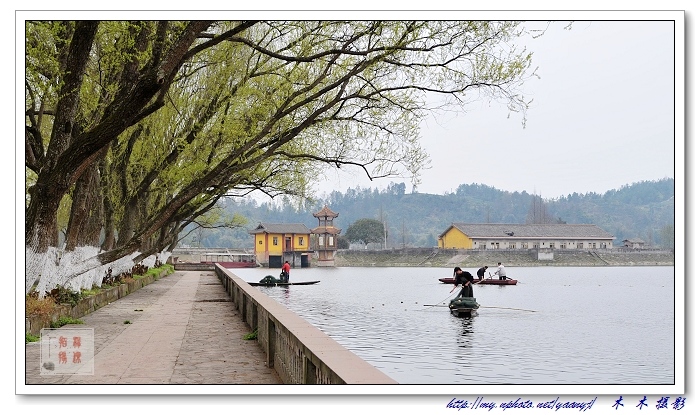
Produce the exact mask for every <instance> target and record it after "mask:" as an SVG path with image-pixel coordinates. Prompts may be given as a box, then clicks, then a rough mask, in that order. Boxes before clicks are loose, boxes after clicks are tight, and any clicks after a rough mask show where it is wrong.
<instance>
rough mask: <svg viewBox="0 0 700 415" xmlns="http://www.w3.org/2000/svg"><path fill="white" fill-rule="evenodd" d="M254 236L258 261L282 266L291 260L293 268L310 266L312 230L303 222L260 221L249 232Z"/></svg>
mask: <svg viewBox="0 0 700 415" xmlns="http://www.w3.org/2000/svg"><path fill="white" fill-rule="evenodd" d="M248 233H250V234H251V235H253V236H254V238H255V241H254V247H255V248H254V253H255V257H256V259H257V261H258V262H259V263H261V264H263V265H267V266H268V267H270V268H281V267H282V264H283V263H284V261H289V264H290V265H291V266H292V268H297V267H302V268H306V267H308V266H309V264H310V262H309V254H310V253H312V252H313V250H312V249H311V245H310V242H311V230H309V228H307V227H306V225H304V224H303V223H260V224H259V225H258V226H257V227H256V228H255V229H253V230H252V231H250V232H248Z"/></svg>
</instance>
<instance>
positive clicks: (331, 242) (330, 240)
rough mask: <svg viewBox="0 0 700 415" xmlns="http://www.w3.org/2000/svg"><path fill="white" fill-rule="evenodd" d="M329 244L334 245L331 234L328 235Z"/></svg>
mask: <svg viewBox="0 0 700 415" xmlns="http://www.w3.org/2000/svg"><path fill="white" fill-rule="evenodd" d="M328 246H333V237H332V236H330V235H329V236H328Z"/></svg>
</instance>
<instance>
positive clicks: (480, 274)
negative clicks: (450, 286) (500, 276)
mask: <svg viewBox="0 0 700 415" xmlns="http://www.w3.org/2000/svg"><path fill="white" fill-rule="evenodd" d="M487 269H489V266H488V265H484V266H483V267H481V268H479V270H478V271H476V278H478V279H479V281H481V280H483V279H484V274H485V273H486V270H487Z"/></svg>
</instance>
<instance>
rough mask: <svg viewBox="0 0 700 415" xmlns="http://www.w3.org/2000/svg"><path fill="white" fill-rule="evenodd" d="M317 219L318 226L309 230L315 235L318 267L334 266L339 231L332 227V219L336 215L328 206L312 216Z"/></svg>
mask: <svg viewBox="0 0 700 415" xmlns="http://www.w3.org/2000/svg"><path fill="white" fill-rule="evenodd" d="M313 215H314V217H316V218H318V226H317V227H315V228H313V229H312V230H311V233H312V234H314V235H316V252H317V254H318V266H319V267H333V266H335V258H334V256H335V251H337V250H338V235H339V234H340V229H338V228H336V227H335V226H333V219H335V218H337V217H338V213H335V212H333V211H332V210H330V209H329V208H328V206H323V209H321V210H320V211H318V212H316V213H314V214H313Z"/></svg>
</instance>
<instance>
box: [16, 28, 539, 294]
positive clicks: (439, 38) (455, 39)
mask: <svg viewBox="0 0 700 415" xmlns="http://www.w3.org/2000/svg"><path fill="white" fill-rule="evenodd" d="M26 33H27V45H28V47H27V68H28V70H27V74H28V75H27V82H26V96H27V125H26V131H27V133H26V137H27V140H26V141H27V145H26V148H27V163H26V165H27V171H28V173H27V178H28V180H27V189H28V190H27V194H28V200H29V202H28V207H27V215H26V223H25V242H26V245H27V253H28V263H29V262H30V261H29V258H31V262H32V264H34V265H32V267H30V266H29V265H28V267H27V274H28V278H32V276H31V275H29V274H32V273H41V272H42V270H44V271H43V272H46V271H45V270H46V266H45V264H47V263H52V264H59V270H60V272H61V273H62V277H61V278H60V280H61V282H66V281H70V280H72V279H73V278H75V277H77V276H79V275H82V274H84V273H86V272H88V271H90V270H95V269H100V267H105V266H110V265H112V264H114V263H115V262H116V261H120V260H122V259H124V258H129V260H133V261H139V260H142V259H144V258H146V257H148V256H149V255H151V254H154V253H157V252H159V251H161V250H164V249H167V248H168V247H171V246H172V244H173V241H175V240H176V238H177V235H178V234H179V233H180V232H181V231H182V229H183V227H184V226H185V225H186V224H188V223H190V222H192V221H193V220H195V219H196V218H197V217H198V216H200V215H202V214H204V213H206V212H207V211H208V210H209V209H211V208H212V207H213V206H214V205H215V203H216V201H217V200H219V199H220V198H221V197H224V196H230V195H234V196H235V195H242V194H245V193H247V192H250V191H253V190H261V191H264V192H267V193H268V194H270V195H277V194H291V195H300V196H304V195H307V193H308V187H309V186H308V184H309V183H311V182H313V181H314V180H317V178H318V173H317V172H318V171H320V170H321V169H322V168H323V166H325V165H332V166H336V167H341V166H346V165H352V166H356V167H358V168H360V169H361V170H362V171H364V174H366V176H367V177H368V178H370V179H372V178H376V177H386V176H391V175H396V174H398V173H400V172H405V171H408V172H410V173H412V174H414V177H415V178H416V180H417V177H418V173H419V172H420V169H421V168H422V167H423V166H424V165H425V163H426V162H427V155H426V153H425V152H424V150H423V149H422V148H421V146H420V143H419V123H420V121H421V120H422V119H423V118H424V117H425V116H426V115H427V114H429V113H430V112H431V111H437V110H440V109H444V108H450V109H454V108H455V106H457V107H460V106H463V105H465V104H466V103H468V102H470V101H472V100H475V99H484V98H488V99H496V100H501V101H502V102H503V103H504V104H505V105H506V107H507V108H508V109H509V110H511V111H519V112H523V113H524V111H525V110H526V108H527V102H526V101H525V100H524V99H523V97H522V96H521V95H520V94H519V93H518V88H519V87H520V86H521V85H522V83H523V82H524V81H525V80H526V78H527V77H528V76H529V75H530V73H529V72H528V71H529V65H530V55H529V54H528V53H526V52H524V51H521V50H518V49H516V48H514V47H513V46H512V43H513V42H514V40H515V39H516V38H517V37H519V36H521V35H523V34H524V32H523V30H522V29H521V27H520V24H519V23H517V22H467V21H459V22H450V21H428V22H420V21H406V22H397V21H392V22H383V21H354V22H338V21H319V22H311V21H304V22H281V21H274V22H165V21H161V22H94V21H92V22H56V23H54V22H38V23H35V22H31V23H27V30H26ZM436 94H438V95H440V96H442V97H444V98H445V99H444V100H443V101H442V102H441V103H440V105H439V106H436V107H430V106H429V105H428V104H427V103H428V102H434V99H433V97H434V96H435V95H436ZM429 95H430V96H431V97H430V98H429ZM61 206H67V207H66V209H69V210H70V215H69V218H70V219H69V221H68V223H67V224H65V227H66V229H65V235H66V245H65V248H61V247H59V246H58V230H59V229H58V228H59V223H58V220H57V217H58V215H57V213H58V212H60V211H61V209H60V208H61ZM98 230H99V231H98ZM100 235H101V236H100ZM100 239H101V242H99V240H100ZM98 244H101V245H99V246H98ZM81 246H89V247H91V248H94V251H91V252H94V255H93V256H92V257H90V258H81V259H80V260H79V261H76V260H72V261H71V262H70V264H69V265H68V264H67V265H65V266H64V267H63V268H64V269H61V268H60V264H61V261H59V260H58V259H56V258H57V252H58V253H59V254H60V255H61V256H62V257H63V256H65V254H66V253H67V252H66V251H70V250H71V249H76V248H78V247H81ZM52 258H53V259H55V260H54V261H53V262H52V261H50V259H52Z"/></svg>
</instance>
